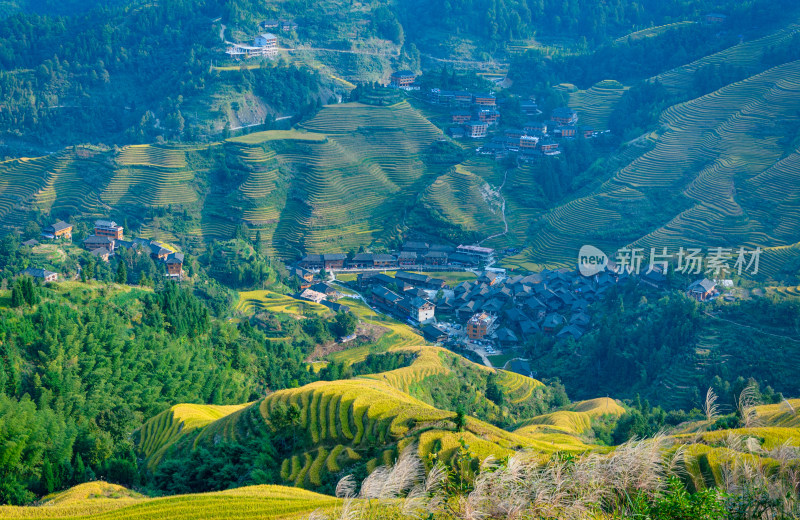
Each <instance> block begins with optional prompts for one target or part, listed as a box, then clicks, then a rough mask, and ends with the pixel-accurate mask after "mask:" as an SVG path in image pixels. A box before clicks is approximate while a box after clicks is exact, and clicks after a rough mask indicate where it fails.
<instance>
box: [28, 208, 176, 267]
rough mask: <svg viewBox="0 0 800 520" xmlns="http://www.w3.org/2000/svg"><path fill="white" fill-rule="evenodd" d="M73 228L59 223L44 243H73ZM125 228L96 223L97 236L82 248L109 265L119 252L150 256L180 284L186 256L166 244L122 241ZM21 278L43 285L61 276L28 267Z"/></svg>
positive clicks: (33, 243) (48, 230)
mask: <svg viewBox="0 0 800 520" xmlns="http://www.w3.org/2000/svg"><path fill="white" fill-rule="evenodd" d="M72 229H73V226H72V224H69V223H67V222H64V221H58V222H56V223H54V224H52V225H50V226H47V227H46V228H44V229H42V234H41V238H42V239H43V240H72ZM123 233H124V228H123V227H122V226H120V225H118V224H117V223H116V222H114V221H113V220H97V221H95V223H94V234H93V235H91V236H89V237H87V238H85V239H84V241H83V246H84V247H85V248H86V249H87V250H89V252H91V254H92V256H94V257H96V258H97V259H99V260H102V261H104V262H108V261H109V258H111V257H112V256H114V254H115V251H117V250H119V249H120V248H123V249H133V250H135V251H136V252H138V253H146V254H149V255H150V257H151V258H152V259H153V260H156V261H161V262H163V263H164V265H165V266H166V268H167V273H166V276H167V277H169V278H173V279H178V280H180V279H181V278H182V277H183V260H184V255H183V253H179V252H177V251H172V250H171V249H168V248H167V247H165V246H164V245H163V244H161V243H159V242H156V241H154V240H148V239H144V238H133V239H131V240H124V239H123ZM38 243H39V242H38V241H37V240H35V239H32V240H28V241H26V242H23V243H22V245H24V246H28V247H33V246H36V245H38ZM21 274H23V275H28V276H32V277H34V278H37V279H40V280H42V281H44V282H55V281H57V280H58V273H54V272H53V271H48V270H46V269H41V268H34V267H29V268H28V269H26V270H25V271H23V272H22V273H21Z"/></svg>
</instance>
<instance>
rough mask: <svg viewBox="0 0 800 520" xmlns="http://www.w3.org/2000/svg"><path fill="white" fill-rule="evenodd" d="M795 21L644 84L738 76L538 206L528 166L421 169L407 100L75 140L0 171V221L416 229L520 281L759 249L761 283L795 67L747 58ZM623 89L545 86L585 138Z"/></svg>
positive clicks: (281, 246)
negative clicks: (689, 251) (638, 251)
mask: <svg viewBox="0 0 800 520" xmlns="http://www.w3.org/2000/svg"><path fill="white" fill-rule="evenodd" d="M798 27H800V25H798V24H797V23H793V22H792V21H791V20H790V21H788V22H787V23H786V24H785V25H784V26H783V27H780V28H778V29H776V30H774V31H772V32H770V33H769V34H767V35H765V36H763V37H760V38H756V39H753V40H750V41H745V42H743V43H740V44H738V45H734V46H732V47H730V48H728V49H726V50H723V51H721V52H719V53H716V54H712V55H709V56H706V57H703V58H701V59H699V60H696V61H694V62H692V63H689V64H687V65H683V66H680V67H677V68H675V69H673V70H670V71H667V72H664V73H661V74H659V75H658V76H656V77H655V78H654V79H657V80H658V81H659V82H661V83H662V84H663V85H664V86H665V87H666V89H667V91H669V92H671V93H673V94H675V93H680V92H688V90H687V89H688V87H687V85H691V84H692V78H693V77H694V76H693V75H694V74H695V72H696V71H698V70H699V69H701V68H703V67H707V66H710V65H719V64H722V63H725V64H727V65H730V66H732V67H737V71H738V74H741V75H743V76H744V79H742V80H741V81H736V82H734V83H731V84H729V85H727V86H724V87H722V88H719V89H718V90H715V91H713V92H710V93H708V94H706V95H704V96H702V97H699V98H696V99H690V100H687V101H685V102H682V103H679V104H676V105H674V106H670V107H668V108H666V110H664V111H663V112H662V113H661V114H660V117H659V118H658V121H657V123H656V125H655V128H654V129H653V130H652V131H648V132H647V133H645V134H644V135H642V136H640V137H638V138H636V139H633V140H631V141H630V142H627V143H623V145H622V146H621V147H620V148H619V149H617V150H615V151H609V152H608V157H604V158H603V159H602V160H601V161H598V162H597V163H596V164H595V165H593V167H592V168H590V169H589V172H591V174H592V175H591V176H589V175H587V174H584V176H583V177H581V178H580V180H581V185H573V186H572V187H571V189H570V190H569V193H568V195H566V196H564V197H557V198H555V199H554V200H545V199H543V198H542V197H541V195H540V194H541V192H542V186H543V184H542V182H543V181H542V175H543V174H542V169H543V168H542V165H541V164H530V163H528V164H513V165H509V164H502V163H501V162H499V161H494V160H492V159H489V158H486V157H483V156H476V155H475V154H474V152H473V151H472V149H471V146H470V145H469V144H467V143H459V144H460V148H459V149H461V150H463V151H464V155H463V156H462V158H461V159H458V160H459V161H461V162H460V163H456V162H453V161H455V159H454V160H453V161H451V162H447V160H445V161H444V162H443V161H441V160H439V159H436V157H437V156H436V154H435V153H433V152H432V151H431V150H432V149H434V148H435V147H436V146H438V145H439V144H441V142H451V143H452V141H448V140H447V138H445V137H444V136H443V134H442V131H441V130H440V129H439V128H438V127H436V126H435V125H434V124H432V123H431V121H430V120H429V119H428V118H426V117H425V116H424V115H423V114H427V113H429V110H428V108H426V107H425V106H422V105H421V108H420V109H417V108H415V107H413V106H412V105H411V104H409V103H408V102H407V101H400V102H397V103H394V104H391V105H388V106H376V105H367V104H361V103H341V104H332V105H327V106H325V107H324V108H322V109H321V110H320V111H319V112H318V113H317V114H316V115H314V116H312V117H310V118H309V119H306V120H305V121H303V122H301V123H300V124H299V125H297V126H296V127H295V128H294V129H291V130H268V131H263V132H256V133H251V134H246V135H242V136H238V137H232V138H229V139H227V140H225V141H221V142H215V143H210V144H183V145H179V144H151V145H133V146H125V147H122V148H120V149H118V150H116V151H115V150H111V149H107V148H99V147H91V146H77V147H73V148H68V149H65V150H63V151H61V152H59V153H54V154H52V155H48V156H44V157H37V158H23V159H15V160H9V161H6V162H3V163H0V226H2V228H3V229H4V230H12V229H17V230H20V229H23V228H24V227H25V225H26V224H27V222H28V221H29V220H30V218H31V216H32V215H34V214H37V213H44V214H51V215H56V216H59V218H73V219H77V218H87V219H89V218H100V217H107V216H113V217H114V218H117V219H118V220H125V219H127V221H128V223H129V227H130V229H131V230H133V231H134V232H136V233H137V234H138V235H140V236H143V237H146V238H154V239H160V240H165V241H169V242H174V243H181V244H182V245H184V247H186V249H187V250H189V251H192V250H202V249H203V248H204V247H205V246H206V245H207V244H208V243H209V242H211V241H213V240H218V239H228V238H231V237H233V236H234V235H235V234H237V233H241V232H244V233H246V234H247V235H249V237H250V239H251V240H255V239H256V237H260V240H261V247H262V250H263V251H264V252H265V253H267V254H270V255H275V256H277V257H280V258H284V259H295V258H297V257H298V256H300V255H302V254H306V253H325V252H339V251H349V250H358V249H359V248H360V247H362V246H364V247H368V248H369V247H374V246H386V245H391V244H396V243H397V242H398V241H400V240H402V239H403V238H405V237H407V236H409V235H414V234H418V233H421V234H423V235H426V236H432V237H435V238H436V239H440V240H445V241H449V242H453V243H459V242H467V243H478V242H481V243H482V245H486V246H489V247H494V248H498V249H502V248H507V247H514V248H517V249H519V250H521V252H518V253H516V254H514V256H511V257H506V258H504V259H502V260H501V265H502V266H506V267H512V268H523V269H529V270H537V269H540V268H543V267H563V266H569V265H572V264H573V263H574V257H575V255H576V253H577V251H578V249H579V248H580V246H581V245H583V244H586V243H591V244H594V245H596V246H597V247H600V248H601V249H602V250H604V251H606V252H612V251H614V250H616V249H618V248H619V247H621V246H624V245H634V246H637V247H642V248H645V250H647V249H649V248H650V247H659V248H663V247H668V248H669V249H670V250H671V251H674V250H676V249H677V248H679V247H697V246H701V247H706V248H709V247H717V246H721V247H731V248H738V247H746V248H748V249H753V248H755V247H756V246H760V247H761V248H762V249H763V250H764V254H763V256H762V260H761V266H760V274H762V275H765V276H768V277H776V278H779V277H780V276H781V275H782V274H785V272H784V271H785V266H786V265H794V264H793V262H797V261H798V259H800V192H798V190H797V186H798V175H800V173H799V170H798V167H800V154H798V151H797V150H796V149H794V150H793V149H787V142H786V140H785V135H784V133H785V132H784V129H785V128H786V125H791V124H795V123H796V119H797V114H798V111H800V101H799V100H800V96H798V92H800V62H797V61H794V62H792V61H790V62H788V63H785V64H783V65H779V66H776V67H772V68H770V67H769V65H767V64H765V62H764V56H765V53H768V52H771V49H775V48H782V47H783V46H786V45H788V44H789V43H791V42H792V41H794V40H793V39H792V38H794V37H795V35H796V33H797V30H798ZM650 36H651V35H650V34H649V33H648V34H646V35H643V36H642V38H645V37H648V38H649V37H650ZM629 89H630V85H622V84H621V83H619V82H617V81H615V80H614V79H612V78H609V79H606V80H603V81H600V82H598V83H596V84H594V85H593V86H590V87H588V88H586V89H585V90H578V89H577V88H576V87H574V86H571V85H569V84H561V85H559V86H558V87H556V88H555V90H556V91H561V92H562V93H563V94H564V95H565V96H566V100H567V102H568V103H569V104H570V105H571V107H572V108H574V109H576V110H577V111H578V113H579V114H580V122H581V123H586V124H588V125H590V126H593V127H595V128H598V129H600V128H606V127H607V126H608V125H609V120H610V119H611V118H612V115H613V113H614V110H615V109H616V108H617V106H618V104H619V102H620V100H621V99H623V97H624V96H625V95H626V93H627V92H628V91H629ZM374 90H375V92H380V89H374ZM391 93H392V94H393V95H394V94H396V92H394V91H391ZM676 95H678V94H676ZM395 97H398V98H402V96H396V95H395ZM387 99H388V98H387ZM392 99H393V100H394V97H393V98H392ZM415 103H416V102H415ZM434 112H435V111H434ZM545 160H547V161H550V160H551V159H545ZM564 160H565V159H564V158H563V156H562V157H561V158H558V159H552V161H562V162H563V161H564ZM501 186H502V188H501ZM431 224H433V225H431ZM506 228H507V230H506ZM489 237H491V238H489ZM487 238H488V240H487Z"/></svg>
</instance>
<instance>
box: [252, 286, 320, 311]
mask: <svg viewBox="0 0 800 520" xmlns="http://www.w3.org/2000/svg"><path fill="white" fill-rule="evenodd" d="M236 310H237V311H240V312H243V313H245V314H254V313H255V312H258V311H269V312H279V313H284V314H292V315H295V316H305V315H307V314H313V315H316V316H326V315H328V314H330V313H331V310H330V309H328V308H327V307H325V306H324V305H321V304H319V303H314V302H309V301H305V300H298V299H297V298H293V297H292V296H287V295H285V294H278V293H276V292H272V291H268V290H259V291H247V292H240V293H239V303H237V304H236Z"/></svg>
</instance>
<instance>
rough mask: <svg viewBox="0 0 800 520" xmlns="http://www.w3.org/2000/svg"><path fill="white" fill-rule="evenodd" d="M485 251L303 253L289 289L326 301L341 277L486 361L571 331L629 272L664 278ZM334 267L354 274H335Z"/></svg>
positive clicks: (658, 279)
mask: <svg viewBox="0 0 800 520" xmlns="http://www.w3.org/2000/svg"><path fill="white" fill-rule="evenodd" d="M495 255H496V252H495V251H494V250H493V249H491V248H486V247H480V246H473V245H459V246H456V247H453V246H448V245H444V244H428V243H424V242H419V241H409V242H406V243H404V244H403V246H402V247H401V248H400V249H399V250H398V251H394V252H392V253H358V254H355V255H350V256H348V255H347V254H344V253H327V254H312V255H306V256H305V257H304V258H302V259H301V260H300V261H299V262H298V263H297V265H296V266H295V267H294V268H293V269H292V270H291V275H292V276H293V277H294V279H295V281H296V282H297V285H298V293H297V294H296V297H297V298H300V299H303V300H308V301H313V302H316V303H321V304H323V305H325V304H328V305H329V304H330V302H336V301H337V300H338V299H339V298H341V297H342V296H343V295H342V293H341V291H340V290H339V289H337V287H336V286H337V285H340V286H344V287H347V288H348V289H351V290H355V291H357V292H358V293H359V294H360V295H361V296H362V297H363V298H364V300H365V301H366V302H368V303H369V304H370V305H371V306H372V307H373V308H374V309H375V310H377V311H379V312H381V313H384V314H387V315H390V316H393V317H395V318H397V319H398V320H400V321H402V322H405V323H407V324H408V325H410V326H412V327H414V328H416V329H417V330H418V331H419V332H420V333H421V334H422V335H423V336H424V337H425V338H426V339H427V340H428V341H430V342H433V343H438V344H442V345H444V346H447V347H449V348H453V349H462V350H468V351H471V352H473V353H474V354H475V355H477V356H478V357H480V358H481V360H482V361H483V362H484V364H487V365H490V366H491V362H490V360H489V359H488V357H487V356H492V355H498V354H503V353H505V352H513V351H514V350H515V349H516V347H520V346H523V345H524V344H525V342H526V340H527V339H528V338H530V337H531V336H534V335H537V334H544V335H547V336H551V337H553V338H555V339H557V340H567V339H572V340H578V339H580V338H581V337H582V336H583V335H584V334H586V333H587V332H588V331H589V330H590V327H591V322H592V310H591V305H592V304H594V303H596V302H598V301H600V300H601V299H602V298H603V296H604V295H605V294H606V292H607V291H609V290H610V289H611V288H612V287H614V286H616V285H618V284H621V283H625V282H627V281H629V280H632V281H635V282H636V283H639V284H643V285H645V286H648V287H650V288H653V289H656V290H661V289H665V288H666V286H667V277H666V276H665V275H664V274H663V270H662V268H661V267H660V266H656V267H655V268H654V269H652V270H649V271H648V272H645V273H642V274H641V275H634V274H630V273H629V272H628V271H626V270H625V269H620V268H619V266H617V265H616V264H615V263H614V262H610V263H609V264H608V265H607V266H606V267H605V268H604V269H603V270H602V271H601V272H598V273H596V274H594V275H592V276H584V275H582V274H580V272H579V271H578V269H575V268H562V269H557V270H548V269H545V270H542V271H541V272H538V273H523V274H513V275H511V274H509V273H507V272H506V270H505V269H502V268H496V267H493V265H494V263H495ZM437 271H439V272H441V273H442V274H441V276H440V277H437V275H436V272H437ZM453 271H462V272H470V273H474V274H475V277H474V279H473V280H471V281H462V282H460V283H457V284H452V286H451V284H448V282H447V281H446V273H452V272H453ZM337 273H338V274H339V275H342V274H350V275H351V276H350V277H348V278H352V274H355V278H354V279H351V280H350V281H347V282H342V281H340V280H339V279H338V277H337ZM331 275H332V280H331V279H330V278H329V276H331ZM685 293H686V294H687V296H689V297H691V298H693V299H695V300H697V301H700V302H703V301H707V300H711V299H714V298H715V297H717V296H718V295H719V290H718V289H717V283H716V282H714V281H712V280H709V279H706V278H703V279H700V280H696V281H695V282H693V283H692V284H691V285H689V286H688V287H687V288H686V290H685ZM343 310H345V309H343ZM522 365H525V363H523V364H522ZM515 370H517V369H516V368H515ZM522 371H523V372H525V370H524V369H523V370H522Z"/></svg>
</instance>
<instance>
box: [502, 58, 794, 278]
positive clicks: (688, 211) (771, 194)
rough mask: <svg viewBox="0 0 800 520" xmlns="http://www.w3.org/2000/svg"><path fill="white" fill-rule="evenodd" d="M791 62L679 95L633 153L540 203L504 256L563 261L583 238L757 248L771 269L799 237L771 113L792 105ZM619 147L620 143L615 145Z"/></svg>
mask: <svg viewBox="0 0 800 520" xmlns="http://www.w3.org/2000/svg"><path fill="white" fill-rule="evenodd" d="M798 92H800V62H792V63H788V64H786V65H782V66H779V67H775V68H773V69H770V70H767V71H765V72H763V73H760V74H757V75H755V76H753V77H751V78H748V79H745V80H743V81H740V82H738V83H734V84H732V85H729V86H726V87H723V88H722V89H720V90H718V91H715V92H712V93H711V94H708V95H706V96H703V97H701V98H698V99H694V100H692V101H689V102H686V103H682V104H679V105H676V106H673V107H670V108H669V109H668V110H666V111H664V113H663V114H662V115H661V118H660V121H659V124H660V129H659V130H658V131H656V132H655V133H654V134H651V135H648V136H644V137H643V138H642V139H640V140H639V141H638V142H635V143H631V144H630V145H629V146H630V147H631V148H632V149H634V150H635V149H637V148H638V149H639V150H640V152H639V154H638V155H637V156H635V158H633V160H631V161H630V162H629V163H628V164H626V165H625V166H624V167H622V168H621V169H619V170H616V171H614V172H613V173H612V174H611V176H610V177H609V178H608V179H606V180H605V181H604V182H602V183H599V184H598V185H597V187H596V188H594V189H592V190H591V191H589V192H587V193H585V194H582V195H581V196H579V197H578V198H576V199H574V200H570V201H568V202H566V203H563V204H560V205H558V206H557V207H555V208H554V209H552V210H551V211H548V212H546V213H545V214H544V215H543V216H542V217H541V218H540V219H539V220H538V221H537V222H536V223H535V225H534V226H533V228H532V230H531V233H530V246H529V248H528V249H526V250H525V251H523V253H521V254H520V255H518V256H517V257H515V258H514V259H509V260H508V261H507V263H508V264H509V265H520V266H526V265H527V266H532V265H563V264H566V263H568V262H569V261H571V260H572V257H573V256H574V254H575V253H576V252H577V250H578V249H579V248H580V247H581V245H582V244H584V243H592V244H594V245H596V246H598V247H600V248H601V249H606V248H607V249H608V250H611V251H613V250H615V249H616V248H617V247H619V246H620V245H622V244H633V245H635V246H639V247H643V248H645V249H648V250H649V248H650V247H669V248H670V250H677V249H678V248H679V247H681V246H683V247H698V246H700V247H702V246H706V247H715V246H717V245H720V246H725V247H734V248H735V247H739V246H746V247H749V248H754V247H756V246H757V245H758V246H760V247H762V249H765V252H766V254H765V255H764V259H763V261H762V264H761V265H762V269H763V273H766V274H768V275H777V274H778V273H779V271H780V268H781V265H782V264H783V263H784V262H786V260H787V259H788V258H796V254H797V244H798V241H800V234H798V233H799V232H800V221H798V220H797V216H798V209H800V193H798V191H797V189H796V187H797V180H798V175H800V170H799V169H798V164H800V163H799V162H798V161H799V160H800V154H798V151H797V150H794V151H790V152H788V153H787V152H786V151H785V150H784V147H783V146H782V145H781V143H780V139H781V134H780V132H778V131H776V129H777V126H776V125H777V124H778V122H779V121H782V120H785V119H787V118H792V117H796V114H797V113H798V110H800V96H798ZM623 153H625V152H623Z"/></svg>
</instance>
